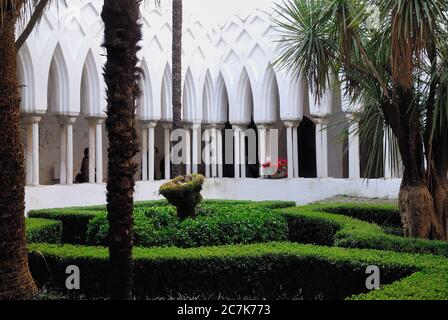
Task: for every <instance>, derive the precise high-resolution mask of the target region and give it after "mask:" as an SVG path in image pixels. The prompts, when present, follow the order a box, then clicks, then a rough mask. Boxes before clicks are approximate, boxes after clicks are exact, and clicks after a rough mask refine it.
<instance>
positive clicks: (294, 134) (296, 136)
mask: <svg viewBox="0 0 448 320" xmlns="http://www.w3.org/2000/svg"><path fill="white" fill-rule="evenodd" d="M299 125H300V122H298V123H295V124H294V126H293V128H292V141H293V152H294V153H293V163H292V164H291V165H293V167H294V178H295V179H299V178H300V172H299V152H300V150H299Z"/></svg>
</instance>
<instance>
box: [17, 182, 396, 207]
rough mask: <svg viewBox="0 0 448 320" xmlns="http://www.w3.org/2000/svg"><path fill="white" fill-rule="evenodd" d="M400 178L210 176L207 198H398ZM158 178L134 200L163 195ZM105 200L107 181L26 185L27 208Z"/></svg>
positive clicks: (146, 184) (143, 184)
mask: <svg viewBox="0 0 448 320" xmlns="http://www.w3.org/2000/svg"><path fill="white" fill-rule="evenodd" d="M400 182H401V180H398V179H395V180H370V181H368V182H366V181H364V180H361V179H357V180H345V179H322V180H319V179H286V180H257V179H209V180H207V182H206V184H205V186H204V191H203V196H204V198H205V199H229V200H254V201H264V200H285V201H295V202H297V203H298V204H307V203H311V202H315V201H319V200H323V199H327V198H330V197H333V196H337V195H348V196H357V197H368V198H390V199H396V198H397V197H398V191H399V187H400ZM162 183H163V181H159V182H137V185H136V188H135V201H144V200H156V199H160V197H159V195H158V190H159V187H160V186H161V184H162ZM105 203H106V187H105V185H95V184H84V185H74V186H39V187H27V189H26V211H27V212H28V211H30V210H36V209H46V208H62V207H76V206H90V205H98V204H105Z"/></svg>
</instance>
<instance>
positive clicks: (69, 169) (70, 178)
mask: <svg viewBox="0 0 448 320" xmlns="http://www.w3.org/2000/svg"><path fill="white" fill-rule="evenodd" d="M75 121H76V119H75V118H69V119H68V120H67V184H68V185H71V184H73V123H74V122H75Z"/></svg>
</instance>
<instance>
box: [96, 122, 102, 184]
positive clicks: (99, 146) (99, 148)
mask: <svg viewBox="0 0 448 320" xmlns="http://www.w3.org/2000/svg"><path fill="white" fill-rule="evenodd" d="M103 123H104V119H103V118H98V119H97V120H96V145H95V161H96V183H99V184H101V183H103Z"/></svg>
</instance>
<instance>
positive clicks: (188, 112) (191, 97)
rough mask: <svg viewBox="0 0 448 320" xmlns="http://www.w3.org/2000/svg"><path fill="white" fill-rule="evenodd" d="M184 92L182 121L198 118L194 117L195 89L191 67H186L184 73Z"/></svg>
mask: <svg viewBox="0 0 448 320" xmlns="http://www.w3.org/2000/svg"><path fill="white" fill-rule="evenodd" d="M183 92H184V94H183V112H182V114H183V119H184V121H187V122H188V121H193V120H198V119H194V117H195V108H196V89H195V84H194V78H193V74H192V73H191V69H190V68H188V69H187V72H186V74H185V82H184V91H183Z"/></svg>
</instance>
